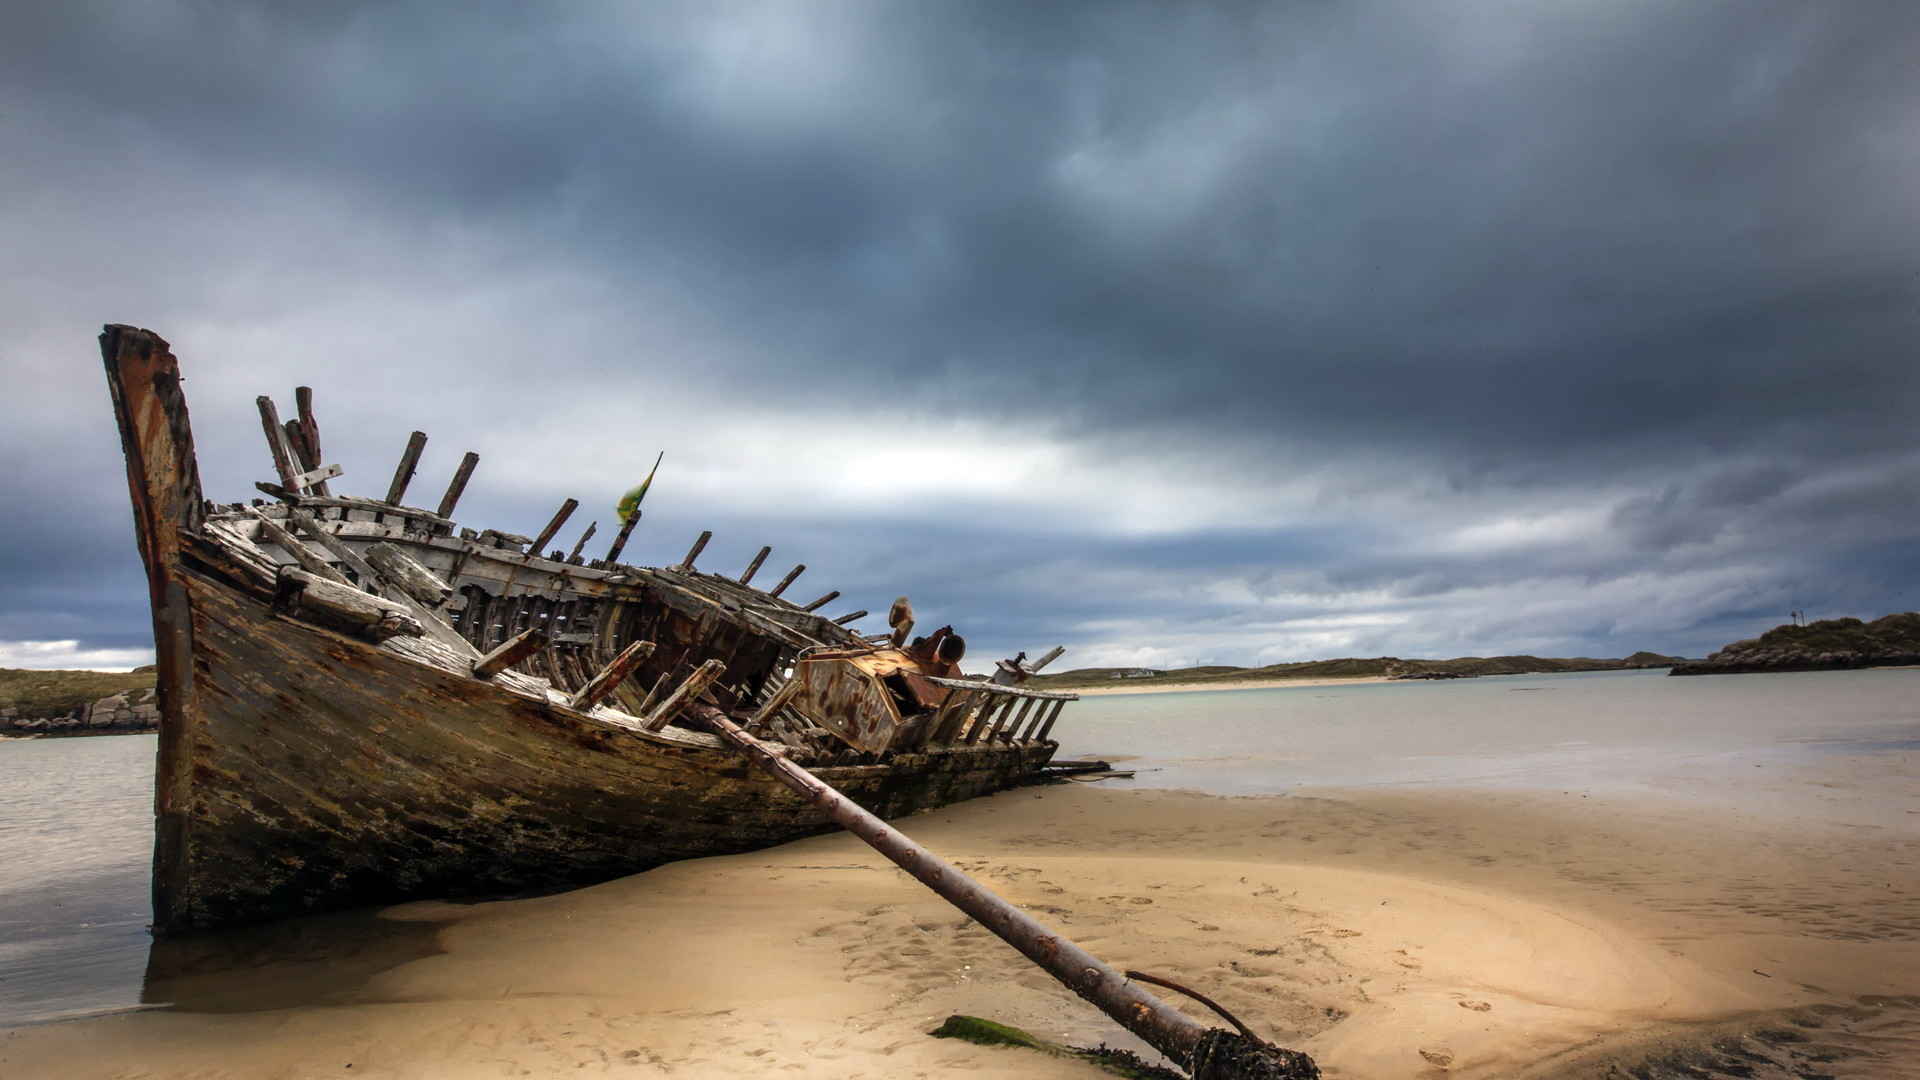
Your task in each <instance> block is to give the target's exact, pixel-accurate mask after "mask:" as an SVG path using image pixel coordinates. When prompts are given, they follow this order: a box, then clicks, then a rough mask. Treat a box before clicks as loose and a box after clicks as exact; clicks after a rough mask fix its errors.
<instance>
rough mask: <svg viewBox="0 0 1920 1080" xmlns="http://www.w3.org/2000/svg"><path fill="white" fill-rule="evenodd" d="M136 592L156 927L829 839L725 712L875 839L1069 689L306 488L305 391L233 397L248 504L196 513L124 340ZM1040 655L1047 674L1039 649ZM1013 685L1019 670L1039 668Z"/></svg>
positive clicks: (184, 454)
mask: <svg viewBox="0 0 1920 1080" xmlns="http://www.w3.org/2000/svg"><path fill="white" fill-rule="evenodd" d="M100 340H101V349H102V353H103V355H104V357H105V360H106V368H107V381H108V384H109V386H110V388H111V391H112V395H113V401H114V408H115V412H116V415H117V418H118V420H119V424H120V432H121V440H122V444H123V446H124V448H125V450H126V455H127V470H128V480H129V483H130V486H131V492H132V498H133V505H134V518H135V525H136V529H137V532H138V534H139V543H140V551H141V555H142V557H143V558H144V560H145V562H146V566H147V574H148V581H149V584H150V587H151V591H152V601H153V616H154V634H155V639H156V650H157V653H158V663H159V672H160V682H159V685H160V695H161V729H160V747H159V767H158V771H157V780H156V782H157V795H156V814H157V837H156V843H155V851H154V919H155V928H156V930H157V931H159V932H162V933H165V932H171V931H180V930H190V929H200V928H208V927H214V926H221V925H227V924H232V923H239V922H250V921H258V920H261V919H267V918H273V917H277V916H282V915H288V914H294V913H299V912H306V911H316V910H323V909H329V908H341V907H347V906H354V905H360V904H367V903H376V902H384V901H390V900H396V899H402V898H407V897H418V896H433V895H459V894H468V895H471V894H500V893H509V892H515V891H524V890H531V889H542V888H550V887H553V886H554V885H557V884H565V883H576V882H587V881H594V880H603V879H605V878H608V877H612V876H616V875H619V874H625V873H631V872H634V871H637V870H641V869H644V868H646V867H649V866H654V865H657V864H659V863H662V862H666V861H669V860H673V859H682V858H688V857H692V856H700V855H712V854H718V853H723V852H734V851H744V850H749V849H753V848H757V847H763V846H766V845H770V844H776V843H780V842H782V841H786V840H790V839H793V838H795V837H798V836H802V835H806V834H808V833H813V832H820V831H824V830H826V829H830V828H832V827H833V826H832V825H831V824H830V822H829V821H828V819H827V817H826V815H825V814H824V813H823V812H822V811H821V810H819V809H818V808H816V807H814V806H812V805H811V804H809V803H807V802H806V801H804V800H803V799H801V798H800V797H799V796H797V795H795V794H794V793H792V792H790V791H788V790H787V789H785V788H783V787H782V786H780V784H778V783H777V782H775V781H774V780H773V779H771V778H769V777H767V776H765V775H761V774H759V773H756V772H755V771H754V770H753V769H752V767H751V766H749V765H748V763H747V762H746V761H744V760H743V759H742V758H741V757H740V756H739V755H738V754H737V753H735V752H734V751H733V750H731V749H729V748H727V747H726V746H724V745H723V744H722V743H721V741H720V740H718V739H717V738H715V737H714V736H713V735H711V734H709V733H708V730H706V729H708V728H711V726H712V725H713V722H714V718H716V717H727V718H730V719H731V720H733V721H734V722H735V723H739V724H742V725H744V726H745V727H746V728H747V729H748V730H749V731H751V732H753V733H754V734H755V735H757V736H759V737H761V738H763V739H766V740H768V741H770V742H777V743H778V744H779V745H780V746H781V747H782V748H783V752H784V753H785V754H787V755H789V756H790V757H791V759H792V760H794V761H796V762H799V763H802V764H804V765H806V766H807V768H808V769H810V770H812V771H813V772H814V773H815V774H816V775H818V776H819V777H820V778H822V779H823V780H826V781H827V782H829V783H830V784H832V785H833V786H834V787H835V788H837V789H838V790H840V791H842V792H844V793H845V794H847V795H848V796H850V797H852V798H853V799H855V800H856V801H858V802H859V803H860V804H861V805H863V806H865V807H867V808H869V809H871V810H873V811H874V812H875V813H878V814H880V815H882V816H884V817H893V816H898V815H901V814H905V813H909V812H911V811H914V810H918V809H923V808H926V807H931V806H939V805H942V804H945V803H949V802H953V801H955V800H959V799H966V798H970V797H972V796H975V795H980V794H984V793H987V792H991V791H995V790H999V789H1001V788H1005V787H1007V786H1009V785H1012V784H1015V783H1018V782H1021V781H1023V780H1025V779H1028V778H1030V777H1032V776H1034V775H1035V774H1036V773H1039V772H1041V771H1042V770H1043V769H1044V768H1045V767H1046V766H1047V765H1048V762H1049V760H1050V759H1051V758H1052V755H1053V752H1054V749H1055V747H1056V745H1057V744H1056V743H1055V742H1054V741H1053V740H1052V737H1051V736H1052V731H1053V726H1054V722H1055V720H1056V719H1057V718H1058V716H1059V714H1060V710H1061V707H1062V706H1063V705H1064V704H1065V702H1067V701H1069V700H1072V699H1073V695H1071V694H1058V693H1045V692H1040V691H1034V690H1027V689H1023V688H1022V687H1020V686H1019V685H1018V684H1019V683H1020V682H1021V681H1023V680H1024V678H1025V677H1026V676H1027V675H1028V674H1030V673H1031V671H1032V670H1034V669H1035V668H1037V667H1038V666H1039V665H1037V664H1036V665H1032V666H1028V665H1025V664H1022V663H1020V662H1018V661H1017V660H1016V661H1013V662H1007V661H1003V662H1002V663H1001V664H1000V670H999V673H998V674H996V676H995V677H994V679H993V680H991V681H983V680H972V679H962V678H959V677H958V675H959V671H958V668H957V666H956V664H957V661H958V660H959V659H960V656H961V654H962V652H963V650H964V645H963V644H962V643H961V641H960V639H959V638H958V637H957V636H956V635H953V634H952V633H951V632H950V631H948V630H946V629H944V628H943V630H942V631H940V632H936V633H935V634H933V635H929V636H927V637H925V638H920V639H914V640H913V641H911V642H909V641H908V635H909V633H910V631H911V627H912V622H911V612H910V610H902V609H904V605H899V606H898V607H897V609H896V611H895V612H894V618H893V619H892V620H891V621H892V622H893V623H894V624H895V625H894V629H893V632H892V633H891V634H889V635H886V636H883V637H877V638H868V637H865V636H862V635H861V634H859V633H857V632H856V631H854V630H851V629H849V628H848V627H847V626H846V625H845V624H847V623H850V622H853V621H855V620H856V619H857V618H859V617H860V616H861V615H864V614H865V613H864V612H859V613H854V614H849V615H846V616H842V617H840V618H838V619H830V618H827V617H824V616H822V615H819V614H816V612H817V611H818V609H820V608H821V607H822V606H824V605H825V604H827V603H829V602H831V601H832V600H833V599H834V598H835V597H837V596H838V594H837V593H828V594H827V595H826V596H823V597H821V598H819V599H818V600H815V601H813V602H811V603H807V604H796V603H793V602H792V601H790V600H788V599H785V598H784V596H783V594H784V593H785V592H786V591H787V589H788V587H789V586H791V585H792V584H793V583H794V580H795V578H796V577H797V576H798V575H799V574H800V572H801V571H802V570H803V569H804V567H795V568H794V570H793V571H792V572H791V573H789V574H787V575H785V577H783V578H782V579H781V580H780V582H779V583H778V584H777V585H776V586H775V587H774V588H773V589H771V590H770V591H762V590H760V589H758V588H755V587H754V586H753V584H752V583H753V580H754V578H755V576H756V574H757V572H758V570H759V569H760V566H761V563H762V562H763V561H764V559H765V558H766V556H767V551H766V550H765V549H762V551H761V552H760V554H759V555H758V556H757V557H756V558H755V559H754V560H753V562H752V564H751V565H750V566H748V567H747V568H746V570H745V572H744V573H742V574H741V575H740V576H739V577H738V578H731V577H726V576H722V575H719V574H713V573H708V572H704V571H700V570H696V569H695V568H694V561H695V560H696V559H697V558H698V556H699V554H700V551H701V549H702V548H703V547H704V546H705V543H706V540H707V536H706V535H705V534H703V535H702V536H701V537H700V539H699V541H698V542H696V543H695V544H694V546H693V549H692V550H691V551H689V552H688V554H687V557H686V558H685V559H684V560H683V561H682V562H681V563H680V564H679V565H677V566H671V567H653V568H643V567H637V566H631V565H628V564H625V563H622V562H620V561H619V556H620V552H621V550H622V548H623V547H624V546H625V544H626V542H627V539H628V536H629V534H630V532H631V530H632V527H633V523H634V522H637V521H638V520H639V515H638V514H637V513H636V514H635V515H634V516H633V517H632V518H630V519H629V522H628V524H627V525H626V526H625V527H623V528H622V529H621V530H620V531H619V533H618V535H617V536H616V538H615V539H614V541H613V544H612V547H611V549H610V550H609V551H608V552H607V555H606V558H604V559H594V560H591V561H588V560H586V559H584V558H583V556H582V553H583V551H584V550H585V545H586V543H587V541H588V539H589V537H590V536H591V535H592V533H593V532H594V527H593V526H589V527H588V528H587V530H586V532H585V533H584V534H583V535H582V536H581V537H580V538H579V541H578V542H577V543H575V544H574V545H573V548H572V551H571V553H570V554H569V553H564V552H562V551H559V550H555V551H552V552H550V553H545V554H543V552H544V551H545V549H546V547H547V544H548V543H549V542H550V541H552V540H553V539H554V537H555V536H556V535H557V534H558V533H559V530H560V529H561V528H563V527H564V525H565V523H566V521H567V518H568V516H569V515H570V514H571V513H572V511H573V509H574V507H575V505H576V504H575V503H574V502H573V501H572V500H568V501H567V503H566V504H565V505H564V506H563V507H562V508H561V510H560V512H559V513H557V514H556V515H554V518H553V520H552V521H550V522H549V523H548V524H547V526H546V527H545V528H544V529H542V530H541V532H540V535H539V536H538V537H535V538H531V539H529V538H527V537H523V536H515V535H511V534H508V533H503V532H498V531H495V530H486V531H484V532H475V531H473V530H471V529H462V528H460V527H459V526H457V525H456V524H455V523H454V521H453V520H452V514H453V511H454V507H455V504H456V503H457V502H458V501H459V499H460V496H461V493H462V491H463V490H464V488H465V486H466V484H467V480H468V478H469V477H470V476H471V474H472V472H473V468H474V464H475V463H476V462H477V460H478V458H477V457H476V456H475V455H473V454H468V455H467V456H466V458H465V459H464V460H463V461H462V463H461V465H460V467H459V469H458V471H457V472H456V473H455V475H454V477H453V480H452V483H451V484H450V486H449V487H448V488H447V490H446V494H445V496H444V497H443V498H442V499H441V500H440V503H439V505H438V508H437V509H436V510H432V511H429V510H425V509H422V508H419V507H414V506H408V505H405V504H404V503H403V501H402V500H403V498H404V496H405V493H406V491H407V488H408V486H409V481H410V479H411V477H412V475H413V472H414V467H415V465H416V463H417V462H418V459H419V456H420V451H421V449H422V447H423V446H424V444H425V442H426V437H425V436H424V435H420V434H419V433H416V434H415V436H414V438H413V440H412V441H411V442H410V443H409V444H408V447H407V450H406V453H405V455H404V457H403V458H402V461H401V463H400V466H399V469H398V470H397V472H396V473H395V477H394V480H393V483H392V485H391V486H390V488H389V490H388V492H387V496H386V498H384V499H380V500H375V499H362V498H347V497H342V496H338V495H335V494H333V493H332V492H331V491H330V489H329V487H328V484H327V481H328V480H329V479H330V478H332V477H334V476H337V475H338V474H339V470H338V469H337V468H334V467H331V466H326V465H324V464H322V457H321V453H320V437H319V430H318V426H317V425H316V423H315V421H314V418H313V412H312V405H311V395H310V393H309V392H308V391H307V390H306V389H305V388H302V389H301V390H300V391H299V392H298V394H297V397H296V401H297V405H298V415H297V416H296V417H295V418H294V419H292V420H289V421H287V422H286V423H285V424H282V423H281V422H280V420H279V417H278V415H277V412H276V411H275V409H274V406H273V403H272V402H271V401H270V400H269V399H267V398H261V399H260V406H261V415H262V421H263V426H264V428H265V431H266V433H267V437H268V438H267V441H268V444H269V450H270V451H271V453H272V457H273V461H274V465H275V469H276V472H277V473H278V477H277V480H278V482H277V483H270V484H262V485H260V487H261V488H262V490H263V491H266V492H267V493H269V494H271V495H273V496H275V498H274V499H273V500H272V501H271V503H269V504H266V505H262V504H261V501H260V500H254V504H253V505H247V504H242V503H232V504H227V505H216V504H214V503H211V502H208V501H206V500H205V499H204V497H203V495H202V493H201V490H200V481H199V472H198V468H197V466H196V464H195V458H194V452H193V437H192V431H191V428H190V426H189V423H188V418H187V407H186V401H185V399H184V398H183V396H182V394H181V391H180V375H179V370H178V367H177V365H176V362H175V359H174V357H173V356H172V354H171V353H170V352H169V350H168V346H167V343H166V342H165V341H162V340H161V339H160V338H159V337H158V336H157V335H155V334H153V333H152V332H150V331H145V330H136V329H134V328H132V327H127V326H109V327H107V328H106V331H105V333H103V334H102V335H101V339H100ZM1050 658H1051V657H1049V659H1050ZM1043 663H1044V661H1043Z"/></svg>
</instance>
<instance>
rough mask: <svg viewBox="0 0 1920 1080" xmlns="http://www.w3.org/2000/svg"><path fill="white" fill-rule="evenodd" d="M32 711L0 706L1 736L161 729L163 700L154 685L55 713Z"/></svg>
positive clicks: (22, 736) (97, 733)
mask: <svg viewBox="0 0 1920 1080" xmlns="http://www.w3.org/2000/svg"><path fill="white" fill-rule="evenodd" d="M28 711H29V710H26V709H23V708H21V707H19V706H15V705H9V706H7V707H5V708H0V737H13V738H45V737H48V736H54V737H60V736H70V735H138V734H141V733H142V732H148V731H158V730H159V729H160V704H159V701H158V699H157V694H156V693H155V691H154V690H153V689H151V688H149V689H146V690H127V691H123V692H121V693H118V694H111V695H109V696H107V697H103V698H101V699H99V700H98V701H91V702H87V703H86V704H83V705H80V706H78V707H75V708H70V709H68V710H67V711H65V712H62V713H57V714H53V715H35V716H29V715H23V714H24V713H26V712H28Z"/></svg>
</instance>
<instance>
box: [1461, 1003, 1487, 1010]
mask: <svg viewBox="0 0 1920 1080" xmlns="http://www.w3.org/2000/svg"><path fill="white" fill-rule="evenodd" d="M1460 1007H1461V1008H1463V1009H1472V1010H1473V1011H1474V1012H1490V1011H1492V1009H1493V1005H1492V1004H1491V1003H1489V1002H1485V1001H1463V1002H1461V1003H1460Z"/></svg>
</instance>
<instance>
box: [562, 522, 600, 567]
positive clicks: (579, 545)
mask: <svg viewBox="0 0 1920 1080" xmlns="http://www.w3.org/2000/svg"><path fill="white" fill-rule="evenodd" d="M599 527H600V523H599V522H597V521H595V522H590V523H589V524H588V525H587V531H586V532H583V533H581V534H580V539H579V541H578V542H576V543H575V544H574V545H573V551H571V552H570V553H568V555H567V561H568V562H570V563H577V562H579V561H580V551H581V549H583V548H585V547H586V546H587V541H589V540H591V539H593V531H594V530H595V529H598V528H599Z"/></svg>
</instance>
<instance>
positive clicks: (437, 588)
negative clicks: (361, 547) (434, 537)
mask: <svg viewBox="0 0 1920 1080" xmlns="http://www.w3.org/2000/svg"><path fill="white" fill-rule="evenodd" d="M367 562H368V563H370V564H372V566H373V568H374V569H375V570H377V571H379V573H380V577H381V579H382V580H384V581H386V582H387V583H388V584H390V585H393V586H394V587H395V588H398V589H399V590H400V591H401V592H404V593H406V594H407V595H408V596H411V597H413V598H414V599H415V600H418V601H420V602H421V603H422V604H425V605H426V606H428V607H430V608H434V609H438V608H440V607H441V606H442V605H444V604H445V603H446V602H447V597H449V596H452V595H453V586H451V585H448V584H447V583H446V582H444V581H442V580H440V575H438V574H436V573H434V572H433V571H431V570H429V569H427V568H426V567H424V566H421V565H420V564H419V562H417V561H415V559H414V558H413V557H412V556H411V555H408V554H407V553H406V552H404V551H401V550H400V549H399V548H397V547H395V546H394V545H392V544H390V543H387V542H385V541H381V542H380V543H378V544H371V545H368V547H367Z"/></svg>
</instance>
